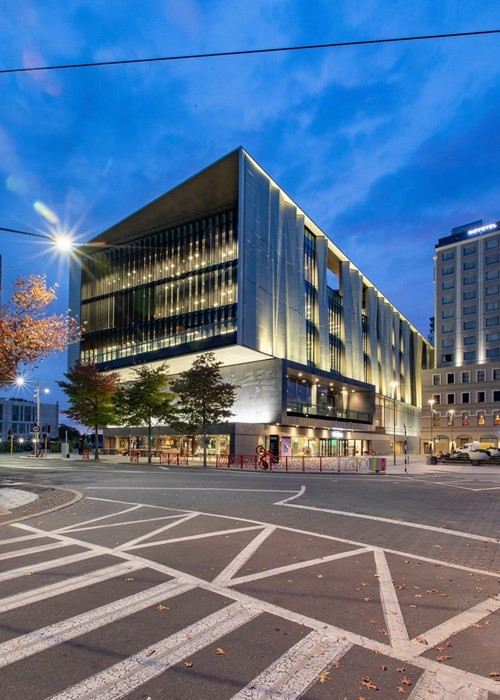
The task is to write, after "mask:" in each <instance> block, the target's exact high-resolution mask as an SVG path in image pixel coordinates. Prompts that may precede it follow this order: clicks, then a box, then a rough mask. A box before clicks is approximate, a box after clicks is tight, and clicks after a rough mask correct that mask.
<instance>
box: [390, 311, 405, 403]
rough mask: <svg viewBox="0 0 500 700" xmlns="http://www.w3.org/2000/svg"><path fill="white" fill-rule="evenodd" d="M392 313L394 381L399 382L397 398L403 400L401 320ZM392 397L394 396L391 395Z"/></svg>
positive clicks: (392, 388)
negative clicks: (401, 381) (401, 382)
mask: <svg viewBox="0 0 500 700" xmlns="http://www.w3.org/2000/svg"><path fill="white" fill-rule="evenodd" d="M391 313H392V338H393V339H394V342H391V346H392V349H393V350H392V372H393V374H392V377H393V378H392V381H396V382H397V386H396V398H397V399H399V400H401V384H400V382H399V378H400V377H401V369H402V368H401V346H400V338H401V336H400V333H399V324H400V318H399V316H398V314H396V313H394V311H393V310H392V309H391ZM391 390H392V391H394V387H391ZM391 395H392V394H391Z"/></svg>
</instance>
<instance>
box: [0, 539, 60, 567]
mask: <svg viewBox="0 0 500 700" xmlns="http://www.w3.org/2000/svg"><path fill="white" fill-rule="evenodd" d="M47 537H50V535H47ZM66 546H67V545H66V544H65V543H64V542H51V543H50V544H42V545H39V546H38V547H28V548H27V549H15V550H13V551H12V552H5V553H2V554H1V555H0V556H1V559H2V561H4V560H5V559H14V558H15V557H23V556H27V555H29V554H37V553H38V552H48V551H50V550H51V549H60V548H61V547H66Z"/></svg>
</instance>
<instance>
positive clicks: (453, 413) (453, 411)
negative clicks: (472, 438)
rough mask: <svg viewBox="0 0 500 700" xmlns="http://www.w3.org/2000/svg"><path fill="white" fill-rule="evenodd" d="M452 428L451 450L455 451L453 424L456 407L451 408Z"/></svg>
mask: <svg viewBox="0 0 500 700" xmlns="http://www.w3.org/2000/svg"><path fill="white" fill-rule="evenodd" d="M449 413H450V428H451V444H450V452H452V453H453V452H454V451H455V446H454V444H453V426H454V424H455V409H453V408H452V409H451V410H450V412H449Z"/></svg>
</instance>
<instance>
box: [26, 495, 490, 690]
mask: <svg viewBox="0 0 500 700" xmlns="http://www.w3.org/2000/svg"><path fill="white" fill-rule="evenodd" d="M141 505H147V504H141ZM159 508H161V509H162V510H172V509H169V508H165V507H161V506H159ZM198 514H199V515H206V516H212V517H217V518H221V517H224V518H225V519H227V520H233V521H238V522H241V520H242V519H241V518H236V517H234V516H220V515H215V514H213V513H198ZM245 522H253V523H258V525H259V526H260V527H274V524H273V523H259V522H258V521H255V520H250V519H245ZM15 527H19V528H21V529H25V530H28V531H30V532H39V533H41V534H44V535H46V534H47V533H46V532H45V531H42V530H37V529H36V528H33V527H31V526H29V525H24V524H23V523H19V524H16V525H15ZM278 527H279V528H280V529H282V530H285V531H290V532H298V533H300V534H306V535H309V536H313V537H322V538H324V539H326V540H331V541H342V542H347V543H350V544H356V545H358V546H359V545H360V544H361V543H356V542H351V541H349V540H341V539H339V538H335V537H331V536H330V535H320V534H318V533H315V532H310V531H306V530H299V529H296V528H287V527H281V526H278ZM52 536H53V537H54V538H56V539H58V538H60V539H64V541H66V542H69V543H71V544H76V545H80V546H87V543H83V542H81V541H79V540H77V539H72V538H70V537H65V536H63V535H57V534H53V535H52ZM88 546H89V548H90V549H92V550H93V551H96V552H97V553H100V554H102V553H107V554H114V555H115V556H116V557H119V558H121V559H124V560H126V561H127V562H129V563H131V564H133V565H134V566H135V568H136V569H137V568H139V569H140V568H150V569H153V570H155V571H158V572H161V573H166V574H167V575H169V576H173V577H174V578H176V579H177V580H178V581H179V582H183V583H187V584H192V585H194V586H198V587H199V588H202V589H204V590H207V591H210V592H212V593H215V594H217V595H223V596H225V597H226V598H229V599H231V600H233V601H235V602H239V603H242V604H243V605H246V606H251V607H252V608H254V609H257V610H260V611H261V612H267V613H269V614H271V615H276V616H278V617H282V618H283V619H286V620H289V621H290V622H294V623H296V624H299V625H303V626H306V627H309V628H310V629H315V630H317V631H319V632H321V633H322V634H325V635H326V636H331V637H334V638H335V639H336V640H337V639H338V638H339V637H342V639H345V640H347V641H349V642H351V643H352V644H355V645H358V646H361V647H363V648H365V649H369V650H374V649H376V650H377V651H379V652H380V653H382V654H386V655H387V656H389V657H390V658H393V659H396V660H398V661H402V662H403V663H404V662H409V660H410V658H411V663H412V664H413V665H415V666H416V667H418V668H421V669H423V670H425V671H430V672H432V673H434V674H438V675H439V676H440V677H441V675H442V673H443V671H444V669H443V665H442V664H440V663H438V662H437V661H434V660H433V659H428V658H426V657H423V656H420V657H418V656H414V657H411V653H409V652H408V653H405V654H401V653H400V652H398V651H396V650H394V649H393V648H392V647H391V646H389V645H388V644H383V643H379V642H376V641H374V640H373V639H370V638H368V637H363V636H362V635H359V634H355V633H353V632H350V631H349V630H344V629H341V628H339V627H335V626H333V625H328V624H325V623H324V622H323V621H321V620H316V619H314V618H311V617H308V616H306V615H302V614H300V613H296V612H293V611H291V610H288V609H286V608H283V607H280V606H277V605H274V604H272V603H268V602H266V601H262V600H258V599H255V598H252V597H251V596H248V595H246V594H244V593H243V592H241V591H237V590H234V589H232V588H227V587H226V588H221V587H220V586H214V585H213V584H212V583H210V582H207V581H204V580H202V579H200V578H197V577H196V576H192V575H190V574H186V573H184V572H181V571H178V570H176V569H173V568H172V567H169V566H165V565H163V564H158V563H156V562H153V561H151V560H148V559H145V558H143V557H140V556H137V555H134V554H130V553H126V552H113V550H110V549H109V548H105V547H100V546H97V545H88ZM385 551H389V552H391V553H394V554H397V555H404V556H406V557H408V558H413V559H416V560H422V561H431V562H432V563H436V564H440V565H442V566H444V567H447V566H448V567H450V568H459V569H462V570H466V571H470V572H473V573H479V574H481V575H492V576H496V574H494V573H493V572H487V571H481V570H476V569H472V568H470V567H461V566H459V565H450V564H448V563H447V562H443V561H439V560H434V559H429V558H426V557H419V556H416V555H413V554H407V553H404V552H398V551H396V550H385ZM20 604H26V599H25V598H23V599H22V601H20ZM446 673H447V674H448V676H449V677H450V679H451V680H452V681H453V683H455V684H457V683H458V684H461V685H462V686H463V685H466V684H469V685H471V687H481V688H486V689H488V690H489V691H491V692H493V693H495V692H497V690H498V683H497V682H496V681H495V680H493V679H490V678H483V677H481V676H477V675H475V674H472V673H468V672H466V671H463V670H462V669H458V668H454V667H451V666H450V667H447V669H446ZM91 697H92V696H91ZM89 700H90V699H89Z"/></svg>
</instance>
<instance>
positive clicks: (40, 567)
mask: <svg viewBox="0 0 500 700" xmlns="http://www.w3.org/2000/svg"><path fill="white" fill-rule="evenodd" d="M99 556H101V555H100V554H98V553H97V552H92V551H91V552H89V551H88V550H87V551H85V552H80V553H78V554H70V555H69V556H65V557H59V558H58V559H49V560H48V561H42V562H40V564H31V565H30V564H29V565H28V566H21V567H20V568H18V569H10V570H9V571H4V572H3V573H0V581H10V580H11V579H13V578H18V577H19V576H25V575H26V574H34V573H36V572H37V571H45V570H46V569H54V568H56V567H57V566H65V565H66V564H72V563H73V562H75V561H82V560H83V559H92V558H93V557H99Z"/></svg>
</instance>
